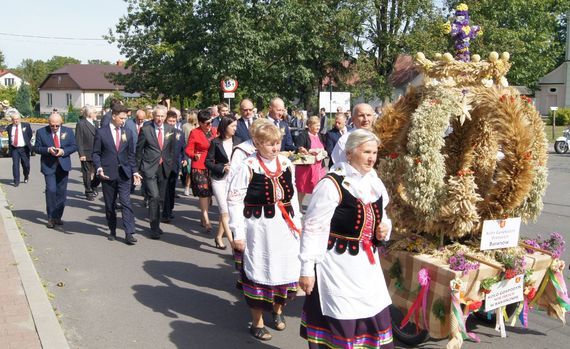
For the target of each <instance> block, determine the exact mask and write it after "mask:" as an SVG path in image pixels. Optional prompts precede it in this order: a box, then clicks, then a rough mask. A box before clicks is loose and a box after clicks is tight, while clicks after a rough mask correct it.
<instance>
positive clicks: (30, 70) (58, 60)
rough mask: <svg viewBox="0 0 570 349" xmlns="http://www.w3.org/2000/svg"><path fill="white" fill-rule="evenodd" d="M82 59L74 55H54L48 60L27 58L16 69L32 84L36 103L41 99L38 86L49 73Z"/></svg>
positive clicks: (33, 99) (33, 102)
mask: <svg viewBox="0 0 570 349" xmlns="http://www.w3.org/2000/svg"><path fill="white" fill-rule="evenodd" d="M78 63H81V61H80V60H78V59H75V58H73V57H64V56H53V57H52V58H50V59H49V60H48V61H42V60H41V59H38V60H34V59H31V58H27V59H24V60H22V62H21V63H20V65H19V66H18V67H17V68H16V69H15V71H16V74H18V76H20V77H21V78H22V79H24V80H26V81H27V82H28V83H29V84H30V86H29V87H30V91H31V99H32V104H33V105H35V104H36V103H37V102H38V101H39V91H38V88H39V87H40V84H41V83H42V82H43V81H44V80H45V78H46V77H47V76H48V74H49V73H51V72H53V71H55V70H57V69H60V68H63V67H64V66H66V65H68V64H78Z"/></svg>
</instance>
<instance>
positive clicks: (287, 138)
mask: <svg viewBox="0 0 570 349" xmlns="http://www.w3.org/2000/svg"><path fill="white" fill-rule="evenodd" d="M268 119H269V121H271V122H272V123H273V124H275V120H273V119H272V118H268ZM279 129H280V130H281V132H283V140H281V151H295V150H297V147H295V143H293V136H291V130H290V129H289V123H288V122H287V121H284V120H279Z"/></svg>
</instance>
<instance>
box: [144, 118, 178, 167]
mask: <svg viewBox="0 0 570 349" xmlns="http://www.w3.org/2000/svg"><path fill="white" fill-rule="evenodd" d="M163 127H164V129H163V132H164V133H163V137H164V142H163V146H162V150H161V149H160V146H159V145H158V138H157V137H156V131H155V128H154V122H150V123H148V124H146V123H145V125H144V126H143V128H142V129H141V133H140V134H139V137H138V140H137V151H136V167H137V171H138V172H139V173H140V174H141V175H142V176H143V177H145V178H150V177H153V176H154V175H156V174H157V172H158V170H159V163H160V159H161V157H162V161H163V162H162V166H163V168H164V174H165V176H168V175H169V174H170V171H172V166H173V162H174V161H175V159H176V158H175V151H176V144H177V142H176V136H175V134H174V128H173V127H172V126H169V125H167V124H163Z"/></svg>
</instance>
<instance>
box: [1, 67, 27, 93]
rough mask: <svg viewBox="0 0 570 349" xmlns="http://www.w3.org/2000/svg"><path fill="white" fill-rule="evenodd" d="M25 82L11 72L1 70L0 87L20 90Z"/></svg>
mask: <svg viewBox="0 0 570 349" xmlns="http://www.w3.org/2000/svg"><path fill="white" fill-rule="evenodd" d="M23 82H24V80H23V79H22V78H21V77H19V76H18V75H16V74H14V73H12V72H11V71H9V70H2V69H0V86H3V87H14V88H16V89H18V88H20V85H22V83H23Z"/></svg>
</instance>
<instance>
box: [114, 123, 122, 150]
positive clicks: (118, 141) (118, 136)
mask: <svg viewBox="0 0 570 349" xmlns="http://www.w3.org/2000/svg"><path fill="white" fill-rule="evenodd" d="M120 147H121V134H120V131H119V128H118V127H115V148H117V151H119V148H120Z"/></svg>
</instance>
